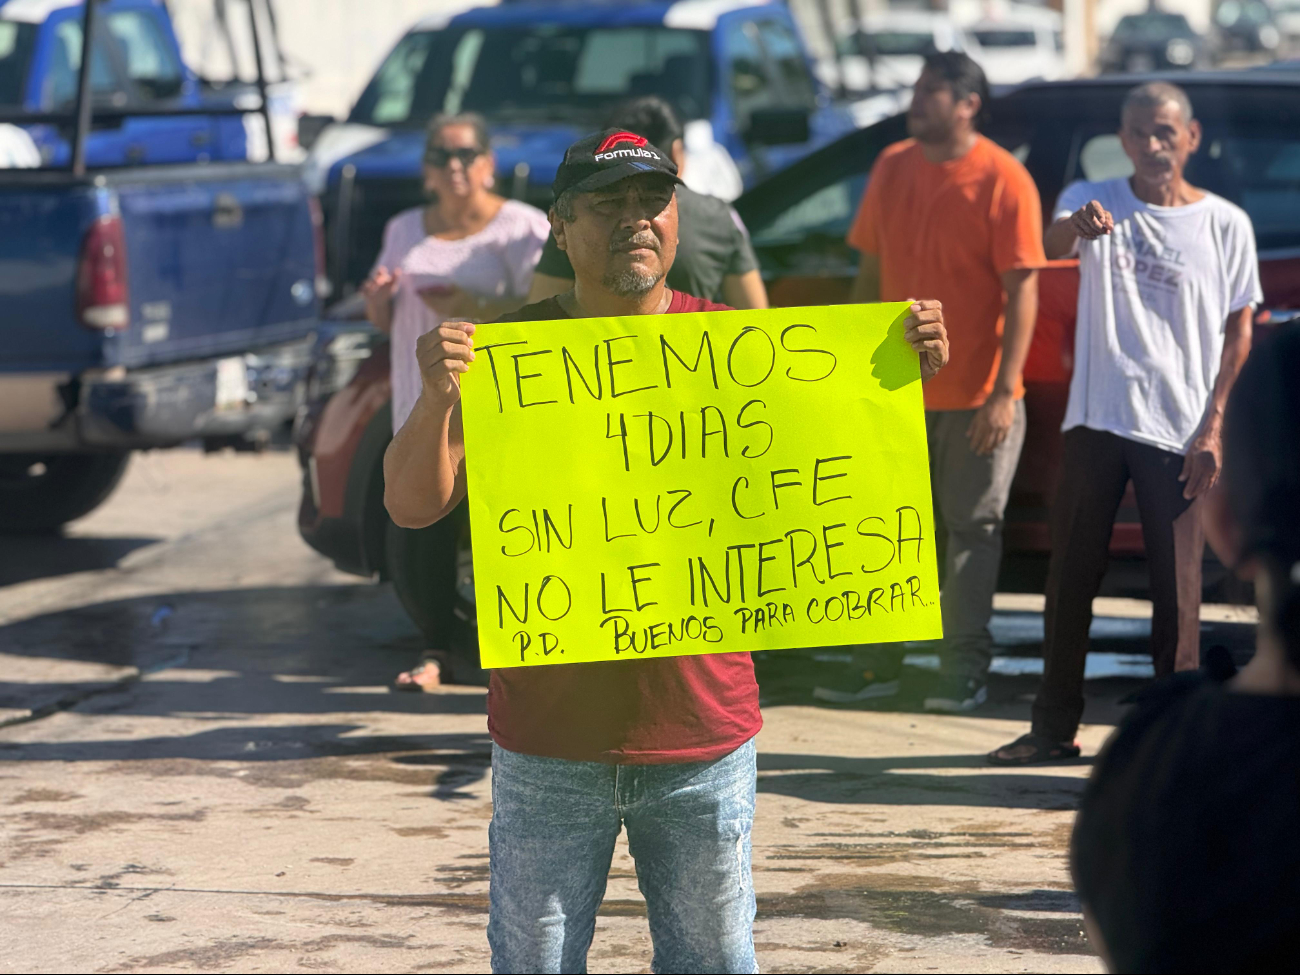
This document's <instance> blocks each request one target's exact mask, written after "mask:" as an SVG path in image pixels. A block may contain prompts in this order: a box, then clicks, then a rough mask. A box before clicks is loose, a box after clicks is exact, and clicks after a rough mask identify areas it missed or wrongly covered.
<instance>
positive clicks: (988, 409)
mask: <svg viewBox="0 0 1300 975" xmlns="http://www.w3.org/2000/svg"><path fill="white" fill-rule="evenodd" d="M1015 422H1016V401H1015V398H1014V397H1013V396H1012V395H1011V394H1010V393H993V394H992V395H991V396H990V397H989V398H988V399H986V400H985V401H984V405H983V406H981V407H980V408H979V409H978V410H977V411H976V412H975V419H973V420H971V421H970V426H969V427H967V428H966V439H967V440H969V441H970V448H971V450H973V451H975V453H976V454H978V455H979V456H981V457H986V456H988V455H989V454H991V453H993V451H994V450H996V449H997V448H998V447H999V446H1000V445H1001V443H1002V441H1004V440H1006V439H1007V434H1009V433H1010V432H1011V426H1012V424H1013V423H1015Z"/></svg>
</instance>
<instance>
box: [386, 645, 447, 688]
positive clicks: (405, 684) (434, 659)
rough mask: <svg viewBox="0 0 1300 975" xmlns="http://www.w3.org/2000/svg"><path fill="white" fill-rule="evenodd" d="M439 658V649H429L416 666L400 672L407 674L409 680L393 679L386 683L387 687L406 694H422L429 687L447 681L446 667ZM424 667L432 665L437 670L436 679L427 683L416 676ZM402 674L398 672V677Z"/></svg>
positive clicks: (438, 685)
mask: <svg viewBox="0 0 1300 975" xmlns="http://www.w3.org/2000/svg"><path fill="white" fill-rule="evenodd" d="M441 658H442V654H441V653H440V652H439V651H430V652H427V653H425V654H424V655H423V656H422V657H421V658H420V663H419V665H418V666H415V667H412V668H411V669H410V670H405V671H402V674H405V675H406V676H408V677H409V678H410V680H398V679H395V680H394V681H393V682H392V683H391V684H389V685H388V686H389V689H390V690H394V691H400V692H402V693H408V694H422V693H424V692H425V691H426V690H429V689H430V688H434V687H440V686H441V685H443V684H445V683H447V676H448V675H447V667H446V664H444V663H443V661H442V659H441ZM426 667H433V669H434V670H435V671H436V672H437V675H438V679H437V680H435V681H432V682H430V683H428V684H423V683H421V682H420V681H419V680H418V679H417V678H418V675H419V674H420V673H421V672H422V671H423V670H424V669H425V668H426ZM402 674H398V677H399V678H400V677H401V676H402Z"/></svg>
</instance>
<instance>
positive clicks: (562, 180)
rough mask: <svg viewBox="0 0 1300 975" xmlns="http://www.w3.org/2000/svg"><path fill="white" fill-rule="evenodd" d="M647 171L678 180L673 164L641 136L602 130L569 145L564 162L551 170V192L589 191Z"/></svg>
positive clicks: (673, 180)
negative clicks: (552, 172) (552, 174)
mask: <svg viewBox="0 0 1300 975" xmlns="http://www.w3.org/2000/svg"><path fill="white" fill-rule="evenodd" d="M647 173H657V174H659V175H661V176H666V177H667V178H668V179H669V180H671V181H672V182H673V183H681V180H680V179H678V177H677V164H676V163H674V162H673V161H672V159H671V158H670V157H669V155H668V153H666V152H664V151H663V150H662V149H660V148H659V147H658V146H655V145H652V144H651V143H650V140H648V139H647V138H646V137H645V136H643V135H637V134H636V133H635V132H628V131H627V130H626V129H603V130H602V131H600V132H597V133H596V134H595V135H589V136H586V137H585V138H582V139H579V140H578V141H577V142H575V143H574V144H573V145H571V146H569V148H568V151H567V152H565V154H564V161H563V162H562V163H560V168H559V169H557V170H556V171H555V181H554V182H553V183H552V184H551V191H552V192H553V193H554V194H555V195H556V197H559V195H560V194H561V193H563V192H565V191H566V190H577V191H578V192H580V193H589V192H591V191H592V190H598V189H600V188H601V187H602V186H608V185H609V184H610V183H617V182H618V181H619V180H621V179H627V178H628V177H629V176H642V175H645V174H647Z"/></svg>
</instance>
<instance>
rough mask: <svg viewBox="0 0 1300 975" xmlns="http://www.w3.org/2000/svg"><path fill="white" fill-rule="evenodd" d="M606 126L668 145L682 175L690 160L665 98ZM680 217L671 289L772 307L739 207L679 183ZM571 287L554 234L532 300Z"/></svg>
mask: <svg viewBox="0 0 1300 975" xmlns="http://www.w3.org/2000/svg"><path fill="white" fill-rule="evenodd" d="M606 125H607V127H609V128H616V129H626V130H627V131H629V132H635V133H636V134H637V135H641V136H645V138H647V139H648V140H650V143H651V144H652V145H656V146H663V147H664V149H666V150H667V151H668V154H669V155H670V156H671V157H672V160H673V162H674V163H676V165H677V171H678V173H679V174H680V173H681V171H682V168H683V165H684V163H685V160H686V149H685V145H684V143H683V141H682V127H681V123H680V122H678V121H677V116H676V115H675V114H674V113H673V110H672V107H671V106H670V105H669V104H668V103H667V102H665V101H664V100H663V99H662V98H655V97H653V96H650V97H646V98H637V99H635V100H633V101H630V102H626V103H624V104H623V105H621V106H619V108H617V109H616V110H615V111H614V113H613V114H612V115H611V117H610V120H609V121H608V122H607V123H606ZM677 220H678V224H679V230H678V234H679V236H678V244H677V260H676V261H675V262H674V263H673V266H672V270H670V271H669V272H668V286H669V287H670V288H672V289H673V290H674V291H681V292H685V293H686V294H688V295H695V296H696V297H698V298H705V299H707V300H709V301H716V302H722V303H723V304H726V305H730V306H731V307H732V308H766V307H767V291H766V289H765V288H764V287H763V278H762V277H761V276H760V275H759V273H758V260H757V258H755V257H754V249H753V247H751V246H750V243H749V235H748V234H747V233H746V232H745V229H744V225H743V224H741V222H740V217H739V216H738V215H737V214H736V211H735V210H733V209H732V208H731V207H730V206H728V205H727V204H726V203H725V202H724V201H722V200H719V199H718V198H717V197H715V196H706V195H705V194H703V193H696V192H695V191H694V190H692V189H690V188H689V187H687V186H678V187H677ZM572 287H573V267H572V265H570V264H569V259H568V257H566V256H565V253H564V251H562V250H560V248H559V247H558V246H556V243H555V238H554V237H553V236H552V237H550V238H548V239H547V241H546V246H545V247H544V248H543V250H542V256H541V259H540V260H538V262H537V270H536V271H535V272H534V274H533V283H532V288H531V290H530V291H529V292H528V302H529V304H532V303H533V302H536V301H541V300H542V299H543V298H549V297H551V296H552V295H557V294H560V293H561V292H564V291H568V290H569V289H570V288H572Z"/></svg>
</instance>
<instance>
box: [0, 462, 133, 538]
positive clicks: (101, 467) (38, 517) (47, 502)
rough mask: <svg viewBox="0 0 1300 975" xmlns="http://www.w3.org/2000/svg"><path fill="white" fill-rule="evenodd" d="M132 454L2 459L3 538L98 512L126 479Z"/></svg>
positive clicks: (54, 526)
mask: <svg viewBox="0 0 1300 975" xmlns="http://www.w3.org/2000/svg"><path fill="white" fill-rule="evenodd" d="M130 457H131V454H130V452H129V451H125V450H124V451H117V452H112V453H95V454H0V532H4V533H8V534H31V533H37V532H50V531H54V530H56V529H57V528H59V526H61V525H64V524H66V523H67V522H69V521H72V520H73V519H75V518H80V517H81V516H82V515H84V514H88V513H89V512H91V511H94V510H95V509H96V508H98V507H99V506H100V505H101V504H103V503H104V501H106V500H107V499H108V496H109V495H110V494H112V493H113V489H114V488H116V487H117V485H118V482H119V481H121V480H122V475H123V474H124V473H126V464H127V461H128V460H129V459H130Z"/></svg>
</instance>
